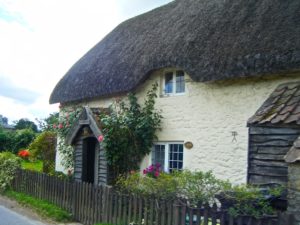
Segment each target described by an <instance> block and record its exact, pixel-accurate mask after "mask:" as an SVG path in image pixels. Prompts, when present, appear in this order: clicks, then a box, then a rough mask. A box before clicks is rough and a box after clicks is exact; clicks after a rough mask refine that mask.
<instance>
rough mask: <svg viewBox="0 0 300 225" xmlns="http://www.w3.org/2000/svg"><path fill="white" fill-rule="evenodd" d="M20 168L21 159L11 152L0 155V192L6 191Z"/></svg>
mask: <svg viewBox="0 0 300 225" xmlns="http://www.w3.org/2000/svg"><path fill="white" fill-rule="evenodd" d="M20 166H21V159H20V158H19V157H17V156H15V155H14V154H12V153H11V152H2V153H0V192H2V191H4V190H6V189H7V188H8V187H9V186H10V184H11V181H12V180H13V178H14V175H15V172H16V170H17V169H18V168H20Z"/></svg>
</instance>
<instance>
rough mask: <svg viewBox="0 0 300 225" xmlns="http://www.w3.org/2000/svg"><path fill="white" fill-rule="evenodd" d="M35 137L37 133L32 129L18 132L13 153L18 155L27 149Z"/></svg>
mask: <svg viewBox="0 0 300 225" xmlns="http://www.w3.org/2000/svg"><path fill="white" fill-rule="evenodd" d="M35 136H36V133H35V132H34V131H33V130H31V129H24V130H18V131H17V132H16V135H15V137H14V146H13V149H12V150H13V152H14V153H17V152H18V151H19V150H20V149H27V148H28V146H29V145H30V143H31V142H32V141H33V140H34V138H35Z"/></svg>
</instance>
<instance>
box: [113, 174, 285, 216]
mask: <svg viewBox="0 0 300 225" xmlns="http://www.w3.org/2000/svg"><path fill="white" fill-rule="evenodd" d="M117 188H118V190H119V191H121V192H125V193H130V194H137V195H142V196H146V197H155V198H164V199H174V198H181V199H186V200H187V201H188V203H189V204H190V205H191V206H196V205H197V204H198V203H199V202H201V203H209V204H212V203H218V202H219V201H220V202H221V203H222V206H223V207H225V208H227V209H228V210H229V213H230V214H231V215H232V216H237V215H248V216H254V217H260V216H262V215H265V214H269V215H272V214H274V210H273V208H272V207H271V205H270V201H268V200H267V199H266V198H265V196H264V193H263V192H262V191H261V190H260V189H259V188H258V187H254V186H249V185H237V186H233V185H231V184H230V183H229V182H228V181H222V180H220V179H217V178H216V177H215V176H214V175H213V174H212V172H211V171H209V172H201V171H194V172H191V171H189V170H183V171H178V172H173V173H172V174H166V173H161V174H160V175H159V176H158V177H156V178H153V177H150V176H147V175H144V176H143V175H141V174H140V173H139V172H136V173H132V174H130V175H127V176H121V177H119V178H118V180H117ZM281 190H282V189H281ZM281 190H280V188H277V189H271V188H270V189H269V193H270V195H272V196H279V195H280V194H281ZM223 203H224V205H223ZM225 203H226V205H227V206H225Z"/></svg>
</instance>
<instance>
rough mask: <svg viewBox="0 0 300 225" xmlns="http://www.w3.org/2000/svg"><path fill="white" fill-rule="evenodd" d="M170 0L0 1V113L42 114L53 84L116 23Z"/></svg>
mask: <svg viewBox="0 0 300 225" xmlns="http://www.w3.org/2000/svg"><path fill="white" fill-rule="evenodd" d="M171 1H172V0H0V114H2V115H3V116H5V117H8V119H9V123H12V121H14V120H18V119H20V118H28V119H30V120H33V121H34V120H35V118H45V117H47V116H48V115H49V113H51V112H54V111H58V105H57V104H55V105H49V103H48V102H49V97H50V94H51V91H52V90H53V88H54V86H55V85H56V83H57V82H58V81H59V80H60V78H61V77H62V76H63V75H64V74H65V73H66V72H67V70H68V69H69V68H70V67H71V66H72V65H73V64H74V63H75V62H76V61H77V60H78V59H79V58H80V57H81V56H83V54H85V53H86V52H87V51H88V50H89V49H90V48H92V47H93V46H94V45H95V44H96V43H98V42H99V41H100V40H101V39H102V38H103V37H104V36H105V35H106V34H107V33H109V32H110V31H111V30H112V29H113V28H114V27H116V26H117V25H118V24H119V23H120V22H122V21H124V20H126V19H128V18H130V17H133V16H135V15H138V14H141V13H143V12H146V11H149V10H151V9H153V8H156V7H158V6H161V5H164V4H166V3H168V2H171Z"/></svg>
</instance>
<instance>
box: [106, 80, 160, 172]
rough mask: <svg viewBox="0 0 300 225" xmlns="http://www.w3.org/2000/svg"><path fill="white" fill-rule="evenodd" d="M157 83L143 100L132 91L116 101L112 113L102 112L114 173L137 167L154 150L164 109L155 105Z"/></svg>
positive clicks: (107, 154) (108, 156)
mask: <svg viewBox="0 0 300 225" xmlns="http://www.w3.org/2000/svg"><path fill="white" fill-rule="evenodd" d="M157 86H158V85H157V84H156V83H155V84H154V85H153V86H152V89H150V90H149V91H148V92H147V95H146V98H145V100H144V103H143V104H141V105H140V104H139V103H138V99H137V97H136V95H135V94H133V93H130V94H128V98H127V101H124V100H122V101H116V102H115V103H114V104H113V105H112V107H111V113H110V114H102V115H101V116H100V119H101V126H102V127H101V128H102V132H103V134H104V139H103V144H104V148H105V150H106V158H107V161H108V164H109V166H110V168H111V169H112V171H113V173H114V176H115V177H116V176H118V175H119V174H124V173H128V172H129V171H131V170H136V169H138V167H139V163H140V162H141V160H142V159H143V157H144V156H145V155H147V154H149V153H150V151H151V147H152V145H153V141H154V140H155V139H156V135H155V133H156V131H157V130H159V129H161V119H162V116H161V112H160V111H158V110H156V109H155V107H154V106H155V98H156V97H157V95H156V92H157Z"/></svg>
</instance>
